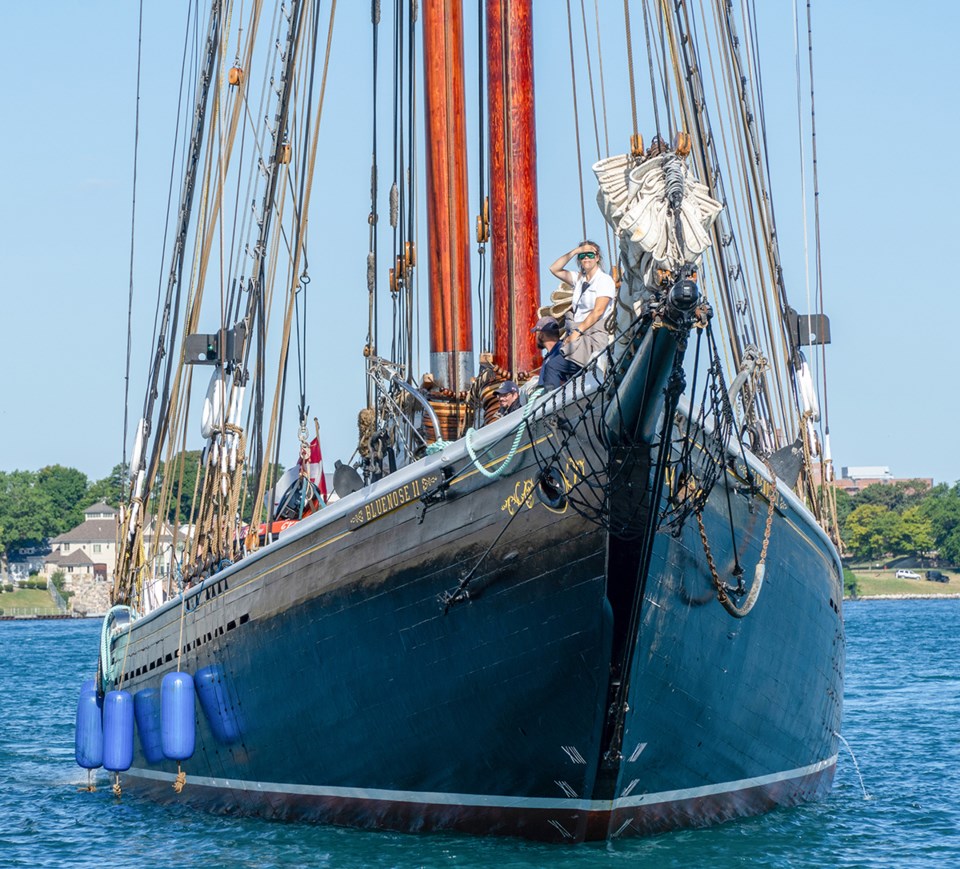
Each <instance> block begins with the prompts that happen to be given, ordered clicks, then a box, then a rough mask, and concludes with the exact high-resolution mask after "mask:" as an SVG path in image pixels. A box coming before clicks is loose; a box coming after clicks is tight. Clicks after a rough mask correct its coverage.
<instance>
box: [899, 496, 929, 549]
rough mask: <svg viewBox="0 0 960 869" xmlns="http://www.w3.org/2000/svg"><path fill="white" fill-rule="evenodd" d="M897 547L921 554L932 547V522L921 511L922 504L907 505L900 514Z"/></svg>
mask: <svg viewBox="0 0 960 869" xmlns="http://www.w3.org/2000/svg"><path fill="white" fill-rule="evenodd" d="M898 531H899V538H898V540H897V541H896V543H897V547H896V548H897V549H899V550H900V551H902V552H911V553H913V554H914V555H923V553H925V552H929V551H930V550H931V549H933V548H934V533H933V522H931V521H930V519H928V518H927V517H926V516H925V515H924V512H923V505H922V504H915V505H914V506H913V507H908V508H907V509H906V510H904V511H903V513H902V514H901V515H900V523H899V528H898Z"/></svg>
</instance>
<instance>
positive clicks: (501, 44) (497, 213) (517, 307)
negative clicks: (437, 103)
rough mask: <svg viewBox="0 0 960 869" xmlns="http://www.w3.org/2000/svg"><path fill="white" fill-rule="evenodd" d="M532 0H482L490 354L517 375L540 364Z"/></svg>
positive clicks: (503, 366) (538, 245)
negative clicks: (484, 15) (489, 238)
mask: <svg viewBox="0 0 960 869" xmlns="http://www.w3.org/2000/svg"><path fill="white" fill-rule="evenodd" d="M531 6H532V0H487V68H488V74H487V76H488V77H487V91H488V101H489V125H490V232H491V236H492V251H493V263H494V266H493V312H494V324H493V360H494V363H495V364H496V365H498V366H499V367H501V368H505V369H507V370H508V371H510V373H511V374H512V375H513V376H514V377H516V375H517V372H519V371H532V370H533V369H535V368H539V366H540V353H539V351H538V350H537V342H536V337H535V336H534V335H533V334H532V333H531V332H530V329H531V328H533V325H534V323H536V321H537V309H538V308H539V306H540V277H539V271H540V243H539V237H538V221H537V136H536V126H535V117H534V102H533V24H532V20H531V19H532V10H531Z"/></svg>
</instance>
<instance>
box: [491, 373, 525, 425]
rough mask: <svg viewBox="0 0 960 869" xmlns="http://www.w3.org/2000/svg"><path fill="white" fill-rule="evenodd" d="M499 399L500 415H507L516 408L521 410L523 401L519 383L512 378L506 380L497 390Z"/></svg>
mask: <svg viewBox="0 0 960 869" xmlns="http://www.w3.org/2000/svg"><path fill="white" fill-rule="evenodd" d="M496 396H497V399H498V400H499V401H500V416H502V417H503V416H506V415H507V414H508V413H513V412H514V411H515V410H520V408H521V407H522V403H521V401H520V390H519V389H518V388H517V384H516V383H514V382H513V381H512V380H505V381H504V382H503V383H501V384H500V386H499V388H498V389H497V390H496Z"/></svg>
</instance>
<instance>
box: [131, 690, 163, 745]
mask: <svg viewBox="0 0 960 869" xmlns="http://www.w3.org/2000/svg"><path fill="white" fill-rule="evenodd" d="M133 717H134V718H135V719H136V722H137V733H138V734H139V736H140V749H141V751H143V756H144V757H145V758H146V759H147V763H160V761H162V760H164V759H165V755H164V753H163V743H162V741H161V739H160V692H159V691H158V690H157V689H156V688H144V689H143V690H142V691H137V693H136V694H134V695H133Z"/></svg>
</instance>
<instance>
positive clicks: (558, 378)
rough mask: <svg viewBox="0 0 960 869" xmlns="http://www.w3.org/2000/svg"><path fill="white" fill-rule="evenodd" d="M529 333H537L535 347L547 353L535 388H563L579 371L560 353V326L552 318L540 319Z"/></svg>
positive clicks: (578, 368) (570, 360) (571, 361)
mask: <svg viewBox="0 0 960 869" xmlns="http://www.w3.org/2000/svg"><path fill="white" fill-rule="evenodd" d="M530 331H531V332H536V333H537V346H538V347H539V348H540V349H541V350H546V351H547V352H546V354H545V355H544V357H543V366H542V367H541V368H540V380H539V381H537V386H542V387H543V388H544V389H556V388H557V387H558V386H563V384H564V383H566V382H567V381H568V380H569V379H570V378H571V377H573V375H574V374H576V373H577V372H578V371H579V370H580V366H579V365H577V363H576V362H574V361H573V360H572V359H568V358H567V357H566V356H564V355H563V354H562V353H561V352H560V347H561V346H562V344H563V342H562V341H561V340H560V324H559V323H558V322H557V321H556V319H554V318H553V317H541V318H540V319H539V320H537V325H536V326H534V327H533V328H532V329H531V330H530Z"/></svg>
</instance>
